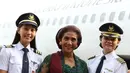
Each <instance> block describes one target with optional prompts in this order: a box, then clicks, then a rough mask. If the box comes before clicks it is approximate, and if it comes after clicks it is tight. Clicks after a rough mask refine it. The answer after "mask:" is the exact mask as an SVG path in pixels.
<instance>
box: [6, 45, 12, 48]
mask: <svg viewBox="0 0 130 73" xmlns="http://www.w3.org/2000/svg"><path fill="white" fill-rule="evenodd" d="M4 47H5V48H14V45H4Z"/></svg>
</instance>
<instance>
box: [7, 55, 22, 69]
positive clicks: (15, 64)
mask: <svg viewBox="0 0 130 73" xmlns="http://www.w3.org/2000/svg"><path fill="white" fill-rule="evenodd" d="M9 62H10V63H9V67H10V68H11V69H16V68H18V69H21V68H22V60H20V59H18V58H17V57H14V56H13V57H11V58H10V61H9Z"/></svg>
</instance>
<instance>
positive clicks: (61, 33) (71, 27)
mask: <svg viewBox="0 0 130 73" xmlns="http://www.w3.org/2000/svg"><path fill="white" fill-rule="evenodd" d="M68 31H73V32H75V33H76V34H77V36H78V37H77V38H78V47H79V45H80V43H81V42H82V35H81V31H80V30H79V28H77V27H76V26H74V25H68V26H65V27H63V28H61V29H59V30H58V32H57V34H56V43H57V45H58V47H59V49H62V47H61V45H60V44H59V40H61V39H62V38H63V36H64V34H65V33H66V32H68ZM78 47H76V48H78Z"/></svg>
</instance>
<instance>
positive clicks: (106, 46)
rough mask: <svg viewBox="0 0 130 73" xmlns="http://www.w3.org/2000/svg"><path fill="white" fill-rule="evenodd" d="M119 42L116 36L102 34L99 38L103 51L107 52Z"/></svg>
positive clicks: (113, 48)
mask: <svg viewBox="0 0 130 73" xmlns="http://www.w3.org/2000/svg"><path fill="white" fill-rule="evenodd" d="M119 42H120V41H119V40H118V38H113V37H105V36H103V37H102V38H101V45H102V47H103V50H104V53H105V54H108V53H110V52H112V51H113V50H115V49H116V47H117V46H118V44H119Z"/></svg>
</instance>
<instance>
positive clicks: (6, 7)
mask: <svg viewBox="0 0 130 73" xmlns="http://www.w3.org/2000/svg"><path fill="white" fill-rule="evenodd" d="M75 1H81V0H1V1H0V9H1V10H0V11H1V12H0V24H3V23H8V22H9V23H10V22H12V21H14V20H16V19H17V18H18V16H19V15H21V14H22V13H26V12H34V11H35V10H38V9H44V8H47V7H49V6H54V5H59V4H67V3H71V2H75Z"/></svg>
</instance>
